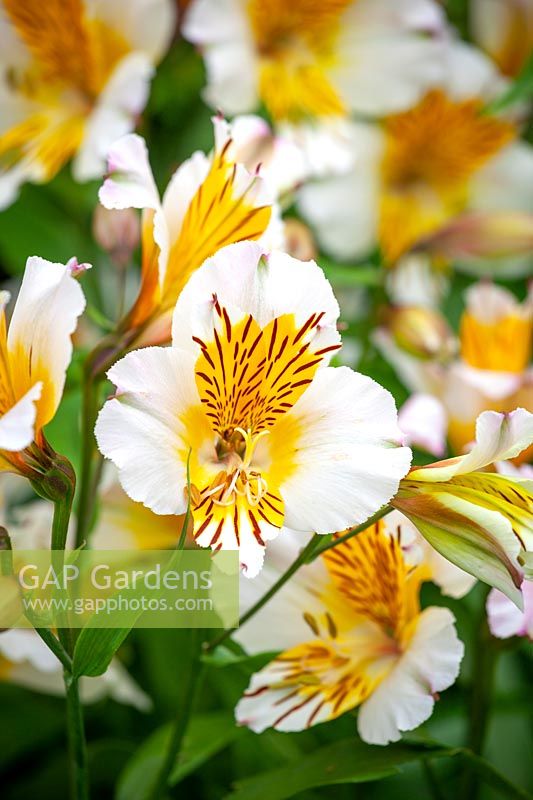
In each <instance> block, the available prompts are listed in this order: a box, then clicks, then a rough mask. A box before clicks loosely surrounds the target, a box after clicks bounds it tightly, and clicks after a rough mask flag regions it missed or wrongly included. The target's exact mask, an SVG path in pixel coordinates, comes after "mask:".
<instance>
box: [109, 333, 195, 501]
mask: <svg viewBox="0 0 533 800" xmlns="http://www.w3.org/2000/svg"><path fill="white" fill-rule="evenodd" d="M109 379H110V380H111V381H113V383H115V385H116V386H117V388H118V391H119V397H118V398H115V399H112V400H109V401H108V402H107V403H106V404H105V406H104V408H103V409H102V411H101V412H100V416H99V417H98V421H97V423H96V430H95V433H96V439H97V442H98V446H99V448H100V450H101V452H102V453H103V454H104V455H105V456H106V457H107V458H110V459H111V460H112V461H113V462H114V463H115V465H116V466H117V467H118V469H119V477H120V483H121V485H122V487H123V488H124V490H125V492H126V493H127V494H128V495H129V496H130V497H131V498H132V500H136V501H137V502H141V503H144V505H145V506H147V507H148V508H151V509H152V511H154V512H155V513H156V514H183V513H184V512H185V511H186V508H187V502H186V499H185V493H184V487H185V486H186V484H187V476H186V464H185V463H184V462H183V460H182V459H181V458H180V455H179V453H180V450H183V448H184V447H185V445H184V442H183V439H182V433H183V426H182V423H181V422H180V414H181V413H182V412H183V411H184V410H185V409H187V408H188V407H190V406H191V405H193V404H198V403H199V399H198V395H197V392H196V386H195V385H194V362H193V360H192V358H191V356H190V355H189V354H187V353H184V352H181V351H179V350H177V349H174V348H163V347H150V348H145V349H144V350H138V351H134V352H132V353H129V354H128V355H127V356H125V357H124V358H123V359H122V360H121V361H119V362H118V363H117V364H115V366H114V367H113V368H112V369H111V370H110V371H109Z"/></svg>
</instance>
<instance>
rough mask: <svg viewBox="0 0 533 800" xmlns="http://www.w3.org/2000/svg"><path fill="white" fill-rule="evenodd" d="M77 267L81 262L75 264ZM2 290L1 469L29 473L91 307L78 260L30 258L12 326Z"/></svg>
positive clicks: (0, 331)
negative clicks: (76, 273)
mask: <svg viewBox="0 0 533 800" xmlns="http://www.w3.org/2000/svg"><path fill="white" fill-rule="evenodd" d="M75 264H76V268H77V262H75ZM8 301H9V294H8V293H7V292H0V471H2V470H9V471H20V472H23V473H24V472H25V471H26V466H25V457H24V453H22V452H21V451H24V449H25V448H27V447H28V446H29V445H31V443H32V442H33V441H36V442H37V444H38V445H39V444H40V442H41V438H42V436H41V430H42V428H43V427H44V425H46V424H47V423H48V422H50V420H51V419H52V418H53V416H54V415H55V413H56V411H57V407H58V405H59V402H60V400H61V396H62V393H63V386H64V383H65V373H66V370H67V367H68V365H69V364H70V359H71V357H72V343H71V340H70V337H71V335H72V333H73V332H74V330H75V329H76V324H77V320H78V317H79V316H80V314H81V313H82V312H83V309H84V308H85V298H84V296H83V292H82V290H81V288H80V286H79V284H78V282H77V281H76V280H75V279H74V277H73V276H72V264H71V263H70V262H69V264H67V265H66V266H65V265H63V264H52V263H50V262H49V261H45V260H44V259H42V258H37V257H36V256H34V257H32V258H29V259H28V261H27V263H26V270H25V272H24V277H23V279H22V285H21V287H20V292H19V295H18V298H17V302H16V303H15V307H14V309H13V314H12V317H11V321H10V324H9V328H8V327H7V323H6V316H5V307H6V305H7V303H8Z"/></svg>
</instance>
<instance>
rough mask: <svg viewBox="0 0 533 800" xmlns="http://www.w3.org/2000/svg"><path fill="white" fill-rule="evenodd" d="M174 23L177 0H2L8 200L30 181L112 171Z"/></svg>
mask: <svg viewBox="0 0 533 800" xmlns="http://www.w3.org/2000/svg"><path fill="white" fill-rule="evenodd" d="M173 30H174V8H173V4H172V3H171V2H170V0H118V2H113V3H108V2H103V1H102V0H68V2H62V0H50V2H46V3H40V2H37V0H27V1H25V2H24V3H19V2H17V0H2V2H1V3H0V38H1V39H2V54H1V55H0V108H1V109H2V114H1V117H2V119H1V123H0V207H4V206H7V205H9V204H10V203H11V202H12V201H13V200H14V199H15V197H16V195H17V193H18V189H19V187H20V185H21V184H22V183H24V182H25V181H32V182H34V183H43V182H45V181H48V180H50V179H51V178H53V176H54V175H55V174H56V172H58V171H59V170H60V169H61V167H62V166H63V165H64V164H65V163H66V162H67V161H68V160H69V159H70V158H72V157H74V162H73V172H74V177H75V178H76V179H77V180H80V181H81V180H89V179H91V178H98V177H100V176H101V175H102V173H103V171H104V166H105V157H106V153H107V150H108V148H109V146H110V145H111V144H112V142H114V141H115V140H116V139H117V138H118V137H119V136H122V135H123V134H125V133H127V132H128V131H129V130H131V129H132V128H133V127H134V126H135V119H136V116H137V115H138V114H139V113H140V112H141V111H142V109H143V108H144V105H145V103H146V99H147V95H148V88H149V82H150V79H151V77H152V74H153V71H154V65H155V64H156V63H157V62H158V61H159V59H160V58H161V56H162V55H163V53H164V52H165V50H166V48H167V46H168V44H169V42H170V38H171V36H172V33H173Z"/></svg>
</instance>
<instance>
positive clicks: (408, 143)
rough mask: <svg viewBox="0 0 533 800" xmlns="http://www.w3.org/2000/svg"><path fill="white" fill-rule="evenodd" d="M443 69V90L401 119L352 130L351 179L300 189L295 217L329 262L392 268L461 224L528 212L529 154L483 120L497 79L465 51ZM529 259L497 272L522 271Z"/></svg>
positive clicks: (532, 159)
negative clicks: (462, 218)
mask: <svg viewBox="0 0 533 800" xmlns="http://www.w3.org/2000/svg"><path fill="white" fill-rule="evenodd" d="M447 64H448V66H447V72H446V77H445V79H444V80H443V82H442V83H441V84H440V85H439V86H438V87H434V88H432V89H431V90H430V91H429V92H428V93H427V94H426V95H425V96H424V97H423V98H422V99H421V100H420V102H419V103H418V104H417V105H415V106H413V107H411V108H410V109H409V110H407V111H404V112H401V113H397V114H394V115H391V116H388V117H386V118H385V119H384V120H383V121H382V122H381V124H379V125H378V124H372V123H362V122H357V123H356V122H354V123H352V153H353V167H352V169H351V171H349V172H348V173H347V174H344V175H340V176H336V177H333V178H328V179H325V180H323V181H317V182H316V183H312V184H308V185H306V186H304V187H303V188H302V190H301V193H300V209H301V211H302V213H303V214H304V216H305V217H306V218H307V219H308V220H309V222H311V223H312V224H313V225H314V226H315V227H316V230H317V235H318V238H319V241H320V242H321V244H322V246H323V247H324V249H325V250H327V251H328V252H330V253H331V254H332V255H333V256H335V257H336V258H339V259H346V260H348V259H353V258H359V257H364V256H365V255H367V254H368V253H369V252H370V251H371V250H373V249H374V248H376V247H377V246H379V248H380V249H381V252H382V253H383V256H384V258H385V260H386V261H387V263H389V264H391V265H392V264H394V263H395V262H396V261H397V260H398V259H400V258H401V257H402V256H404V255H405V254H406V253H408V252H409V251H410V250H411V249H412V248H413V247H414V246H415V245H416V246H420V244H421V243H423V242H425V241H426V240H427V239H428V237H431V236H433V235H434V234H436V233H437V232H438V231H440V230H441V229H442V228H443V227H445V226H447V225H448V224H449V223H450V222H451V221H452V220H454V219H456V218H457V217H458V216H459V215H460V214H463V213H467V212H468V213H471V212H483V213H489V212H509V211H524V212H529V213H530V212H531V208H532V207H533V189H532V187H533V150H532V148H531V147H530V146H529V145H528V144H526V143H525V142H522V141H520V140H519V138H518V130H517V128H516V126H515V125H514V124H513V123H512V122H509V121H507V120H505V119H503V118H502V117H499V116H495V115H494V114H485V113H482V111H483V107H484V105H485V104H486V102H487V100H489V99H490V98H491V97H493V96H494V93H495V92H497V91H498V86H501V85H502V79H501V77H500V76H499V75H498V73H497V72H496V70H495V69H494V67H493V66H492V65H491V63H490V62H489V61H488V59H486V58H485V57H484V56H483V55H482V54H481V53H478V52H476V51H475V50H474V49H473V48H470V47H469V46H467V45H464V44H458V43H457V44H453V45H450V48H449V57H448V61H447ZM527 258H528V257H527V256H526V257H524V256H523V255H521V256H516V257H513V258H512V259H502V267H503V266H506V268H507V269H508V267H509V263H511V262H512V265H513V267H514V269H515V270H519V269H522V270H523V271H525V270H526V269H527V268H528V265H529V261H528V260H527ZM478 262H480V263H483V261H482V260H480V259H475V258H473V257H472V258H469V259H468V264H469V266H470V268H473V267H474V266H475V265H477V264H478Z"/></svg>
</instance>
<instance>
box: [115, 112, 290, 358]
mask: <svg viewBox="0 0 533 800" xmlns="http://www.w3.org/2000/svg"><path fill="white" fill-rule="evenodd" d="M213 122H214V128H215V151H214V153H213V154H212V155H211V156H206V155H205V154H204V153H202V152H200V151H198V152H196V153H194V154H193V155H192V156H191V158H189V159H188V160H187V161H185V162H184V163H183V164H182V165H181V166H180V167H179V168H178V170H177V171H176V172H175V173H174V175H173V177H172V178H171V180H170V183H169V184H168V187H167V189H166V191H165V193H164V195H163V199H162V200H161V199H160V197H159V193H158V191H157V188H156V185H155V181H154V178H153V175H152V171H151V169H150V164H149V161H148V152H147V149H146V145H145V143H144V140H143V139H141V137H140V136H137V135H136V134H130V135H128V136H125V137H123V138H122V139H120V140H119V141H118V142H116V143H115V144H114V145H113V147H112V148H111V149H110V152H109V160H108V173H109V177H108V178H107V179H106V181H105V182H104V184H103V186H102V188H101V189H100V200H101V202H102V204H103V205H104V206H105V207H106V208H131V207H133V208H142V209H145V211H144V218H143V234H142V275H141V287H140V290H139V295H138V297H137V300H136V302H135V304H134V306H133V308H132V309H131V311H130V312H129V314H128V315H127V316H126V318H125V319H124V321H123V323H122V326H121V328H122V330H123V331H124V332H126V333H127V334H128V337H129V340H130V344H133V343H135V344H137V345H139V344H142V345H145V344H159V343H162V342H168V341H169V340H170V327H171V320H172V312H173V309H174V306H175V305H176V300H177V299H178V296H179V294H180V292H181V290H182V289H183V287H184V286H185V284H186V283H187V280H188V279H189V277H190V275H191V274H192V273H193V272H194V271H195V270H196V269H198V267H200V266H201V265H202V263H203V262H204V261H205V260H206V258H209V257H210V256H212V255H214V254H215V252H216V251H217V250H219V249H220V248H221V247H224V246H225V245H228V244H232V243H233V242H239V241H242V240H245V239H246V240H260V241H261V242H262V243H264V244H265V245H266V246H268V247H278V246H279V245H281V244H282V242H283V234H282V226H281V220H280V219H279V215H278V211H277V208H276V207H274V208H273V207H272V200H273V194H272V192H270V191H269V190H268V188H267V186H266V184H265V182H264V181H263V179H262V178H261V177H260V176H259V175H257V173H250V172H248V170H247V169H246V168H245V167H244V166H243V165H242V164H241V163H239V162H238V160H237V155H238V153H237V147H236V146H235V144H234V142H233V139H232V133H231V128H230V127H228V125H227V124H226V122H225V121H224V120H223V119H221V118H218V117H217V118H215V119H214V120H213ZM238 133H239V137H240V132H238ZM247 141H248V140H247ZM240 143H241V146H242V149H244V146H243V142H242V139H240ZM245 155H247V156H248V158H250V154H249V153H248V154H245ZM252 160H253V159H252ZM255 166H256V165H255V164H254V167H255Z"/></svg>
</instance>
